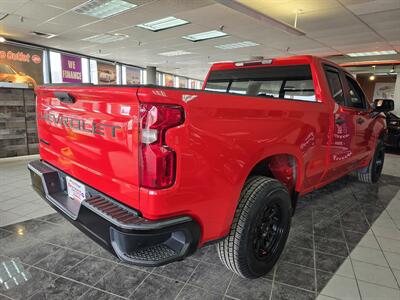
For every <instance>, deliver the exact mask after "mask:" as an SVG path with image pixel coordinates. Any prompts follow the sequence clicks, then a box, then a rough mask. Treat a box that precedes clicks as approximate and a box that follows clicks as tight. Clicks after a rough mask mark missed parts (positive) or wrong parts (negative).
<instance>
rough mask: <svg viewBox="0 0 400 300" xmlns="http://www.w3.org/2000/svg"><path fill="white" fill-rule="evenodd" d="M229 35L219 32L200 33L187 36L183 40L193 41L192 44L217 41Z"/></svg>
mask: <svg viewBox="0 0 400 300" xmlns="http://www.w3.org/2000/svg"><path fill="white" fill-rule="evenodd" d="M227 35H228V34H227V33H225V32H222V31H219V30H211V31H206V32H200V33H195V34H190V35H185V36H183V37H182V38H184V39H186V40H189V41H192V42H200V41H204V40H210V39H215V38H219V37H223V36H227Z"/></svg>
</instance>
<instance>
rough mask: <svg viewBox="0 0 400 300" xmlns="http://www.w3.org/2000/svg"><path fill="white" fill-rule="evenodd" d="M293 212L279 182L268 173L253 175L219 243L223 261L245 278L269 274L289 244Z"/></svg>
mask: <svg viewBox="0 0 400 300" xmlns="http://www.w3.org/2000/svg"><path fill="white" fill-rule="evenodd" d="M291 211H292V208H291V201H290V196H289V193H288V191H287V189H286V187H285V186H284V185H282V184H281V183H280V182H279V181H277V180H275V179H272V178H268V177H264V176H254V177H251V178H249V179H248V180H247V181H246V183H245V186H244V188H243V190H242V192H241V194H240V200H239V204H238V207H237V208H236V212H235V216H234V219H233V223H232V226H231V230H230V233H229V235H228V236H227V237H226V238H225V239H224V240H222V241H220V242H219V243H218V244H217V252H218V255H219V258H220V259H221V261H222V263H223V264H224V265H225V266H226V267H227V268H228V269H230V270H231V271H233V272H235V273H236V274H237V275H239V276H241V277H244V278H257V277H260V276H262V275H264V274H266V273H268V272H269V271H270V270H271V269H272V268H273V266H274V265H275V263H276V261H277V260H278V258H279V256H280V255H281V253H282V251H283V248H284V246H285V243H286V240H287V237H288V234H289V230H290V222H291V216H292V213H291ZM269 221H270V222H269Z"/></svg>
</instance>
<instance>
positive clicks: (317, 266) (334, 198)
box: [0, 156, 400, 300]
mask: <svg viewBox="0 0 400 300" xmlns="http://www.w3.org/2000/svg"><path fill="white" fill-rule="evenodd" d="M25 163H26V160H25V161H23V162H19V161H18V160H17V161H7V162H5V163H3V162H0V176H1V177H0V187H1V193H0V210H1V211H0V212H1V214H0V220H1V222H3V223H2V224H3V225H0V262H1V261H8V260H10V259H12V258H15V259H19V260H20V261H21V262H22V266H23V267H24V269H25V272H26V274H29V275H28V276H30V279H29V280H28V281H27V282H25V283H23V284H21V285H20V286H18V287H15V288H12V289H9V290H5V289H4V288H3V289H1V288H0V300H3V299H24V300H25V299H63V300H64V299H315V298H316V297H317V295H318V294H320V296H319V299H322V300H323V299H341V298H342V299H360V298H362V299H397V300H398V299H399V297H398V292H399V280H400V278H399V276H400V275H399V273H400V261H399V256H400V244H399V243H400V237H399V236H398V235H397V233H398V232H397V231H396V230H398V229H399V223H400V222H399V219H398V218H397V216H399V214H398V213H400V206H399V204H396V203H399V201H397V200H396V199H398V198H399V197H400V196H399V194H398V191H399V189H400V177H397V176H400V171H399V168H398V167H397V168H396V167H393V166H394V165H396V164H397V166H399V157H398V156H388V159H387V161H386V164H387V165H389V166H390V167H391V169H390V172H387V173H390V174H391V175H384V176H382V178H381V181H380V183H379V184H376V185H371V186H368V185H365V184H362V183H359V182H357V181H356V179H355V178H354V177H351V176H347V177H345V178H343V179H341V180H339V181H338V182H335V183H333V184H330V185H328V186H326V187H325V188H323V189H321V190H318V191H316V192H313V193H311V194H309V195H307V196H306V197H304V198H302V199H301V201H300V203H299V207H298V210H297V212H296V215H295V216H294V218H293V225H292V230H291V234H290V238H289V242H288V244H287V246H286V249H285V252H284V254H283V255H282V257H281V259H280V261H279V263H278V264H277V266H276V267H275V268H274V269H273V270H272V271H271V272H270V274H268V275H266V276H265V277H263V278H259V279H256V280H246V279H242V278H239V277H237V276H236V275H234V274H232V273H231V272H230V271H228V270H227V269H225V268H224V267H223V266H222V265H221V263H220V261H219V259H218V256H217V253H216V251H215V248H214V247H213V246H210V247H207V248H203V249H201V250H199V251H198V252H197V253H196V254H195V255H193V256H191V257H190V258H187V259H186V260H184V261H182V262H177V263H173V264H170V265H167V266H163V267H160V268H138V267H133V266H128V265H125V264H123V263H120V262H118V261H117V260H116V259H115V258H114V257H113V256H111V255H110V254H108V253H107V252H106V251H104V250H103V249H102V248H100V247H99V246H97V244H95V243H94V242H92V241H91V240H90V239H88V238H87V237H86V236H85V235H83V234H82V233H81V232H79V231H78V230H77V229H75V228H74V227H73V226H72V225H70V224H69V223H68V222H67V221H66V220H64V219H63V218H62V217H60V216H59V215H57V214H49V212H50V211H49V212H47V214H45V212H44V211H43V212H42V214H43V216H40V217H36V218H35V217H30V216H31V215H32V214H33V211H32V212H31V211H30V209H27V212H25V211H23V213H21V210H12V211H10V209H12V208H10V209H7V208H5V207H6V206H3V203H7V202H9V200H12V199H25V201H26V203H31V202H32V201H36V200H37V199H32V198H33V197H34V196H33V193H31V192H30V190H29V187H28V177H27V175H26V173H25V166H24V165H25ZM393 175H397V176H393ZM11 185H14V187H15V188H16V189H15V188H14V189H11V190H14V191H15V190H18V191H21V194H19V195H16V194H14V193H11V194H10V193H6V189H8V188H9V187H10V186H11ZM22 191H23V192H22ZM18 193H19V192H18ZM396 195H397V196H396ZM31 199H32V200H31ZM393 199H395V200H396V201H393ZM28 200H30V201H28ZM21 202H24V201H21ZM35 203H36V202H35ZM37 203H38V205H39V206H40V205H41V204H39V203H40V201H39V202H37ZM23 208H24V205H20V209H23ZM31 209H33V208H31ZM41 209H42V208H40V210H41ZM38 210H39V209H38ZM18 212H19V213H18ZM3 213H7V214H8V215H9V214H11V213H12V214H15V215H18V217H20V218H21V219H12V218H11V219H10V217H8V218H9V219H8V220H9V221H3V220H4V219H3V215H7V214H3ZM24 218H25V219H29V220H27V221H23V222H21V220H23V219H24ZM10 220H11V221H10ZM13 220H14V222H15V220H18V223H16V224H11V225H6V224H10V223H11V222H13ZM4 225H6V226H4ZM388 270H389V272H390V273H389V272H388ZM372 271H373V272H372ZM321 291H322V293H321ZM340 291H344V292H343V293H342V294H340V293H339V292H340ZM360 295H361V296H360ZM332 297H333V298H332ZM396 297H397V298H396Z"/></svg>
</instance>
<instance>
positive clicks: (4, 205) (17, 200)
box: [0, 155, 54, 227]
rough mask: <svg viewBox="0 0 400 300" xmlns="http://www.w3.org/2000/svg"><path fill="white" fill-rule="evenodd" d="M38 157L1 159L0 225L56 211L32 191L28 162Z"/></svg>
mask: <svg viewBox="0 0 400 300" xmlns="http://www.w3.org/2000/svg"><path fill="white" fill-rule="evenodd" d="M38 157H39V156H37V155H32V156H26V157H19V158H10V159H0V227H1V226H4V225H8V224H12V223H17V222H22V221H25V220H30V219H33V218H37V217H41V216H44V215H48V214H50V213H54V210H53V209H52V208H51V207H50V206H49V205H47V204H46V203H45V202H44V201H43V200H42V199H41V198H40V197H39V196H38V195H36V193H32V188H31V186H30V177H29V174H28V172H27V168H26V164H27V163H28V162H29V161H31V160H34V159H37V158H38Z"/></svg>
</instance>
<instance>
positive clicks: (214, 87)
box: [206, 81, 229, 93]
mask: <svg viewBox="0 0 400 300" xmlns="http://www.w3.org/2000/svg"><path fill="white" fill-rule="evenodd" d="M228 86H229V81H222V82H208V83H207V88H206V90H207V91H212V92H222V93H226V91H227V89H228Z"/></svg>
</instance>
